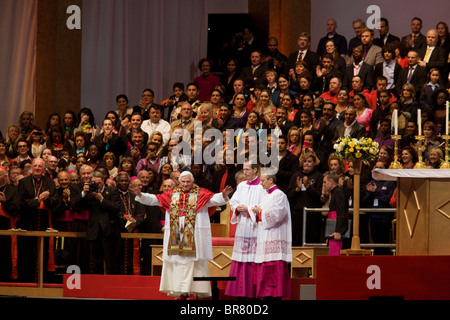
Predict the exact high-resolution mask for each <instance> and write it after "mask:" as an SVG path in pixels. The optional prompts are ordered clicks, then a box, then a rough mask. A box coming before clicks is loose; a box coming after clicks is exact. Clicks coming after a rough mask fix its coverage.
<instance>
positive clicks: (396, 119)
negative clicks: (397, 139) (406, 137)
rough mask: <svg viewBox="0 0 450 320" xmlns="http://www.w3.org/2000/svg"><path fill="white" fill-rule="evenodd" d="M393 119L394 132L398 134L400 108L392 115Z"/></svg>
mask: <svg viewBox="0 0 450 320" xmlns="http://www.w3.org/2000/svg"><path fill="white" fill-rule="evenodd" d="M392 121H393V122H394V132H395V135H398V110H397V109H395V110H394V113H393V115H392Z"/></svg>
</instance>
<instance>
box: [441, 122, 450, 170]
mask: <svg viewBox="0 0 450 320" xmlns="http://www.w3.org/2000/svg"><path fill="white" fill-rule="evenodd" d="M447 128H448V126H447ZM442 139H444V140H445V160H444V162H442V164H441V166H440V167H439V168H440V169H450V163H449V161H448V140H449V139H450V136H449V135H448V134H446V135H443V136H442Z"/></svg>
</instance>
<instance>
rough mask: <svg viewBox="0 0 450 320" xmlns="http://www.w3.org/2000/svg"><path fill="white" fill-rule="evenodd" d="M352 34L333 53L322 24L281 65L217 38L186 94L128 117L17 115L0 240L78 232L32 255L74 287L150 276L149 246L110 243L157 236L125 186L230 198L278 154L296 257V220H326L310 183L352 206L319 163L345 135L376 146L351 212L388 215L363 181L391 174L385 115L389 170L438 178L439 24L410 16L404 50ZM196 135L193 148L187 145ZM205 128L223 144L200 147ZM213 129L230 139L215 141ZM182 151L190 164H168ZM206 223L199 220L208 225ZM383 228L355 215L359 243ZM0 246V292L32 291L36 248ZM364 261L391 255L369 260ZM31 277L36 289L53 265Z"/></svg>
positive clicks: (153, 213)
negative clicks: (182, 182)
mask: <svg viewBox="0 0 450 320" xmlns="http://www.w3.org/2000/svg"><path fill="white" fill-rule="evenodd" d="M353 27H354V31H355V37H354V38H352V39H350V40H349V41H347V39H346V38H345V37H344V36H342V35H340V34H338V33H337V32H336V29H337V26H336V22H335V21H334V20H333V19H330V20H329V21H328V22H327V25H326V28H327V35H326V36H324V37H323V38H322V39H320V41H319V42H318V43H319V44H318V47H317V49H316V50H315V49H312V48H311V47H310V44H311V38H310V36H309V34H308V33H301V34H300V35H299V37H298V41H297V45H298V51H296V52H293V53H291V54H287V55H285V54H283V53H281V52H280V51H279V50H278V40H277V39H276V38H274V37H269V38H268V39H267V41H258V38H257V35H255V34H254V33H253V31H252V30H251V28H245V29H244V30H243V31H242V32H240V33H237V34H234V35H233V36H232V41H231V44H230V46H229V47H228V49H227V50H223V52H222V54H221V57H220V59H219V60H218V61H219V62H218V65H216V66H214V65H213V64H214V63H213V60H211V59H209V58H205V59H201V60H200V61H199V63H198V69H199V70H200V71H201V75H200V76H198V77H196V78H195V79H192V82H190V83H188V84H186V85H185V84H184V83H181V82H175V83H174V85H173V92H172V93H171V94H170V95H168V97H164V98H160V99H156V98H155V96H154V92H153V90H152V89H144V90H143V91H142V97H141V100H140V102H139V105H136V106H129V103H128V97H127V95H126V94H119V95H117V97H116V102H117V106H116V107H114V108H112V110H111V111H109V112H107V113H106V114H105V116H104V118H103V119H101V121H98V120H97V119H95V118H94V114H93V112H92V110H91V109H89V108H81V110H80V111H79V112H77V113H75V112H73V111H70V110H69V111H66V112H61V113H52V114H50V115H49V116H48V121H47V123H46V125H45V127H38V126H37V125H36V124H35V122H34V115H33V113H32V112H29V111H25V112H23V113H22V114H21V115H20V117H19V119H18V123H17V124H12V125H10V126H9V127H8V130H7V132H6V134H5V136H4V137H2V139H1V140H0V185H1V187H0V201H1V205H2V206H1V208H2V210H1V215H0V222H1V223H0V229H4V230H7V229H22V230H41V231H46V230H47V231H52V230H58V231H82V232H87V237H86V239H67V238H66V239H65V242H64V244H61V243H52V242H50V243H49V242H47V244H46V245H47V246H48V247H47V250H46V251H45V256H46V259H47V260H48V261H51V260H52V259H53V260H54V261H56V262H55V263H56V265H58V263H59V262H61V261H63V262H64V263H65V264H74V265H78V266H80V268H81V270H82V272H83V273H104V272H106V273H109V274H150V264H151V257H150V255H151V253H150V252H149V250H150V244H151V243H155V241H154V240H142V241H139V240H135V239H121V238H120V233H121V232H144V233H145V232H149V233H161V232H162V230H163V227H164V214H163V212H162V210H161V209H160V208H159V207H150V206H144V205H141V204H139V203H138V202H136V201H135V200H134V197H135V194H136V193H137V192H136V190H137V189H136V188H138V189H139V190H141V192H144V193H153V194H159V193H162V192H164V191H167V190H170V189H173V188H174V187H176V186H177V185H178V183H179V181H178V177H179V175H180V174H181V173H182V172H183V171H190V172H191V173H192V174H193V176H194V178H195V184H197V185H198V186H200V187H203V188H206V189H209V190H211V191H213V192H221V191H222V190H223V188H224V187H225V186H227V185H229V186H232V187H233V188H234V189H236V187H237V185H238V184H239V183H240V182H241V181H243V179H244V178H243V174H242V170H241V169H242V165H243V163H238V162H239V161H237V159H239V156H243V157H244V158H245V159H246V160H248V159H250V160H252V161H253V162H254V163H257V164H258V163H259V164H260V166H261V167H263V166H267V164H266V163H262V162H261V161H260V157H261V153H259V154H256V155H255V154H254V153H252V152H251V150H252V147H256V149H258V150H261V149H262V148H263V147H264V148H265V149H264V150H267V153H269V154H270V152H271V150H274V148H275V149H276V150H277V153H278V160H279V161H278V166H277V173H276V181H277V185H278V187H279V188H280V190H282V191H283V192H284V193H285V194H286V195H287V196H288V199H289V203H290V208H291V216H292V236H293V239H292V244H293V245H294V246H300V245H302V239H303V227H304V226H303V216H302V215H303V208H304V207H309V208H325V210H324V211H326V208H327V206H328V204H329V195H328V194H327V192H326V191H325V189H324V187H323V175H324V173H325V172H327V171H333V172H336V173H337V174H339V175H340V177H341V178H340V186H341V187H342V188H343V189H344V191H345V192H346V196H347V199H346V202H347V203H348V206H349V207H351V206H352V195H353V179H352V177H353V164H352V162H351V161H349V162H345V161H343V160H342V159H340V158H339V157H337V156H335V155H334V154H333V153H334V150H333V145H334V143H335V141H337V139H339V138H341V137H344V136H352V137H355V138H360V137H370V138H372V139H373V140H374V141H376V142H378V143H379V149H380V150H379V158H378V159H376V160H375V161H373V163H371V164H370V166H364V167H363V173H362V180H361V190H360V193H361V197H360V199H361V207H362V208H395V207H396V204H395V203H396V202H395V189H396V185H395V182H391V181H375V180H373V179H372V177H371V172H372V170H373V169H374V168H389V166H390V163H391V162H392V160H393V155H394V153H393V152H394V139H393V138H392V134H393V129H392V128H393V123H392V121H391V120H392V113H393V110H398V134H399V135H401V139H400V140H399V146H398V147H399V161H400V162H401V163H402V165H403V168H405V169H408V168H413V167H414V164H415V163H416V162H417V160H418V159H417V154H418V151H419V150H418V147H421V148H422V149H421V150H420V151H421V152H422V155H423V159H424V162H425V163H426V166H427V167H428V168H439V166H440V164H441V163H442V161H443V160H444V154H445V152H444V151H445V150H444V149H443V148H444V144H443V141H444V140H443V139H442V137H441V136H442V135H443V134H445V133H446V130H447V128H446V127H447V126H448V123H447V124H446V123H445V119H446V109H445V106H446V102H447V100H448V95H449V93H448V89H447V88H448V83H449V59H448V57H449V51H450V50H449V49H450V37H449V31H448V26H447V24H446V23H445V22H438V23H437V25H436V29H433V30H427V31H426V32H424V33H421V28H422V21H421V20H420V18H417V17H415V18H413V19H412V20H411V34H409V35H406V36H404V37H396V36H394V35H392V34H391V33H390V31H389V23H388V21H387V20H386V19H381V21H380V29H379V30H378V31H375V32H376V33H379V37H375V32H374V30H371V29H368V28H366V27H365V26H364V22H363V21H362V20H359V19H357V20H355V21H353ZM429 48H431V53H430V50H428V49H429ZM216 64H217V62H216ZM418 110H421V112H420V114H421V119H420V121H419V122H420V123H421V124H422V129H423V132H422V134H423V136H424V140H423V144H422V145H421V146H418V144H417V140H416V136H417V134H418V119H417V115H418ZM196 124H197V125H200V127H201V130H200V131H201V133H203V134H200V135H196V134H195V133H194V132H195V125H196ZM209 129H215V130H219V131H220V132H221V133H223V136H221V137H220V138H211V137H210V136H208V135H207V134H206V132H207V131H208V130H209ZM228 129H233V132H234V134H233V135H231V136H230V135H227V134H226V133H227V132H229V130H228ZM252 129H253V130H254V131H255V132H257V136H256V138H255V136H254V135H252V134H250V132H252V131H253V130H252ZM227 130H228V131H227ZM263 132H265V133H269V134H270V135H269V137H268V138H264V137H265V136H264V135H263V134H262V133H263ZM272 141H276V145H274V143H272ZM181 142H184V145H186V142H187V145H188V146H189V147H190V149H189V151H186V149H183V152H178V153H174V152H172V150H174V149H175V148H177V145H178V144H180V143H181ZM240 143H241V145H242V146H243V147H242V148H240V147H239V145H240ZM208 146H219V149H217V148H216V149H215V150H220V152H218V154H214V157H215V159H216V160H217V161H215V162H214V163H206V162H205V161H203V162H201V161H200V162H199V161H194V158H195V160H197V159H198V158H196V157H195V156H194V155H195V153H196V151H197V150H205V149H206V148H208ZM219 160H223V161H219ZM105 190H106V191H105ZM221 210H223V207H222V208H218V209H217V211H216V213H215V214H213V215H212V216H211V221H212V222H219V221H220V212H221ZM100 212H106V217H108V218H107V219H104V218H99V217H104V216H105V215H101V214H100ZM324 217H325V215H323V214H321V213H320V212H319V213H314V214H311V215H308V219H307V224H306V235H305V236H306V242H308V243H318V242H323V241H324V236H323V231H324V230H323V228H324ZM94 219H97V220H95V221H94ZM393 219H394V214H393V213H382V214H380V213H376V212H373V213H367V214H365V215H363V218H362V220H361V223H362V226H361V242H370V241H372V242H376V243H389V242H391V241H392V230H391V227H392V220H393ZM99 226H101V227H99ZM0 241H1V245H0V254H1V255H2V258H1V263H0V279H2V280H3V281H9V280H11V279H18V280H23V281H34V280H35V276H36V250H35V249H36V247H35V242H34V241H35V240H34V239H32V238H31V237H18V239H17V245H16V246H14V245H11V241H12V239H11V238H10V237H5V236H2V237H0ZM13 243H14V242H13ZM16 250H17V252H16ZM377 252H378V253H381V254H390V251H389V250H383V248H382V249H379V251H378V250H377ZM15 253H16V255H15ZM52 257H53V258H52ZM103 259H106V263H105V264H104V263H103ZM47 260H46V261H47ZM104 266H106V270H105V269H104ZM14 270H16V271H17V274H15V271H14ZM46 270H47V272H46V275H47V276H48V277H51V274H52V273H54V271H55V264H53V265H52V263H50V264H49V265H48V266H47V269H46ZM14 274H15V275H14Z"/></svg>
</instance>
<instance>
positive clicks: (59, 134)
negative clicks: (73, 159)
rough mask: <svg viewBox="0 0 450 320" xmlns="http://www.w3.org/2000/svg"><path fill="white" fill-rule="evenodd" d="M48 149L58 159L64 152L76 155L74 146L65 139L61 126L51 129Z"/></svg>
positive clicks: (47, 144) (47, 143)
mask: <svg viewBox="0 0 450 320" xmlns="http://www.w3.org/2000/svg"><path fill="white" fill-rule="evenodd" d="M46 148H49V149H50V150H52V153H53V155H54V156H55V157H57V158H58V159H59V158H60V154H61V152H62V151H63V150H64V151H67V152H69V154H70V155H71V156H72V155H73V154H74V151H73V147H72V144H71V143H70V142H69V140H65V139H64V129H63V128H62V127H61V126H53V127H51V128H50V131H49V135H48V139H47V142H46Z"/></svg>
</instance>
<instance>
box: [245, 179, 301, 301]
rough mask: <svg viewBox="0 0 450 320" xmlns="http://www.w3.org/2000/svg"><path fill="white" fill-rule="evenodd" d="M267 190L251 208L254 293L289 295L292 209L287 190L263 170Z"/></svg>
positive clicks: (262, 182)
mask: <svg viewBox="0 0 450 320" xmlns="http://www.w3.org/2000/svg"><path fill="white" fill-rule="evenodd" d="M260 180H261V185H262V187H263V188H264V190H265V192H266V194H265V195H264V197H263V198H262V201H261V205H259V206H255V207H253V208H252V211H253V212H254V213H255V215H256V221H257V223H258V235H257V244H256V255H255V265H256V297H257V298H269V297H270V298H282V297H289V296H290V276H289V268H288V264H289V263H291V262H292V230H291V210H290V207H289V201H288V199H287V196H286V194H284V192H283V191H281V190H280V189H278V187H277V185H276V184H275V183H276V175H275V174H271V173H263V174H261V177H260Z"/></svg>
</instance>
